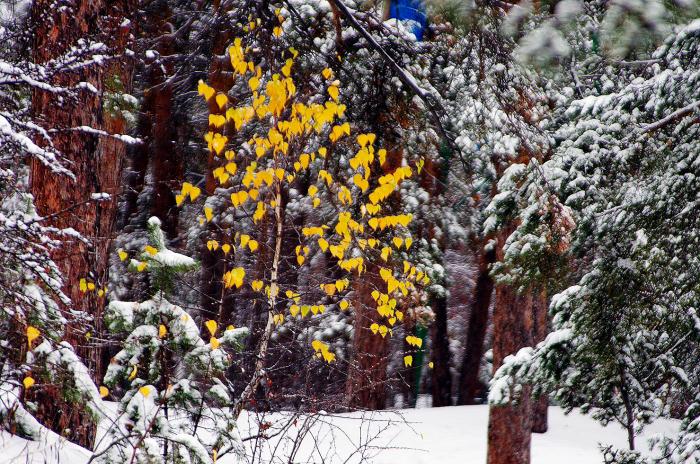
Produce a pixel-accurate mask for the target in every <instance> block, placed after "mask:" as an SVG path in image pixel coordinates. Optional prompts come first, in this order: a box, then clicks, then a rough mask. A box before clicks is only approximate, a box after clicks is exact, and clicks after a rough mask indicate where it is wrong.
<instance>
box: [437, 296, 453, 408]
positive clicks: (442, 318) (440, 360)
mask: <svg viewBox="0 0 700 464" xmlns="http://www.w3.org/2000/svg"><path fill="white" fill-rule="evenodd" d="M432 300H433V301H432V303H433V304H432V306H433V312H434V313H435V321H434V322H433V327H432V334H433V336H432V341H433V343H432V360H433V379H432V394H433V406H452V374H451V373H450V341H449V339H448V337H447V296H446V295H445V294H444V293H443V294H440V295H434V296H433V297H432Z"/></svg>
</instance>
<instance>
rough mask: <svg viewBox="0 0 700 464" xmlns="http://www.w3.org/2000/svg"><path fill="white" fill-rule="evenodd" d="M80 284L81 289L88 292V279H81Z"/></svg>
mask: <svg viewBox="0 0 700 464" xmlns="http://www.w3.org/2000/svg"><path fill="white" fill-rule="evenodd" d="M78 286H79V287H80V291H81V292H83V293H85V292H87V280H86V279H84V278H83V279H80V282H79V283H78Z"/></svg>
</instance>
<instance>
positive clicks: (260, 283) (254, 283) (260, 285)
mask: <svg viewBox="0 0 700 464" xmlns="http://www.w3.org/2000/svg"><path fill="white" fill-rule="evenodd" d="M250 286H251V288H252V289H253V290H255V291H256V292H259V291H260V290H261V289H262V288H263V281H262V280H254V281H252V282H251V283H250Z"/></svg>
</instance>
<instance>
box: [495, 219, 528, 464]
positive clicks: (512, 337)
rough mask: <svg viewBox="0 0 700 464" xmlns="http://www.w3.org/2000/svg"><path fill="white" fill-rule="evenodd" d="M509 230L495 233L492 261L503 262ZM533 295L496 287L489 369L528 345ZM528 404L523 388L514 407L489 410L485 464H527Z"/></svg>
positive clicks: (526, 387)
mask: <svg viewBox="0 0 700 464" xmlns="http://www.w3.org/2000/svg"><path fill="white" fill-rule="evenodd" d="M512 230H513V228H512V227H511V228H509V227H506V228H504V230H502V231H501V232H500V233H499V236H498V248H497V251H496V257H497V259H499V260H502V259H503V245H504V243H505V240H506V239H507V238H508V236H509V235H510V233H511V232H512ZM533 322H534V321H533V294H532V292H520V293H519V292H517V291H516V290H515V289H514V288H512V287H510V286H506V285H498V286H496V302H495V305H494V310H493V333H494V335H493V369H494V372H495V371H496V370H497V369H498V368H499V367H501V365H502V364H503V359H504V358H505V357H506V356H508V355H510V354H514V353H516V352H517V351H518V350H519V349H520V348H523V347H526V346H530V345H531V344H532V339H533V337H532V333H533ZM531 429H532V400H531V398H530V387H528V386H525V387H524V388H523V392H522V394H521V395H520V397H519V400H518V402H517V403H512V404H508V405H504V406H495V405H492V406H491V407H490V408H489V428H488V455H487V462H488V464H529V463H530V436H531V434H530V431H531Z"/></svg>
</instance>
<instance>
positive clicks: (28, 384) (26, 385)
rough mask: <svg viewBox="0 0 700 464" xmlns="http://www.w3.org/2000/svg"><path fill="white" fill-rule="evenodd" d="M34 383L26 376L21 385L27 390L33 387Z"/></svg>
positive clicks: (32, 379)
mask: <svg viewBox="0 0 700 464" xmlns="http://www.w3.org/2000/svg"><path fill="white" fill-rule="evenodd" d="M34 383H35V381H34V378H33V377H29V376H27V377H25V378H24V380H22V385H24V389H25V390H29V389H30V388H32V386H34Z"/></svg>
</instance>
